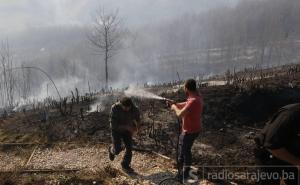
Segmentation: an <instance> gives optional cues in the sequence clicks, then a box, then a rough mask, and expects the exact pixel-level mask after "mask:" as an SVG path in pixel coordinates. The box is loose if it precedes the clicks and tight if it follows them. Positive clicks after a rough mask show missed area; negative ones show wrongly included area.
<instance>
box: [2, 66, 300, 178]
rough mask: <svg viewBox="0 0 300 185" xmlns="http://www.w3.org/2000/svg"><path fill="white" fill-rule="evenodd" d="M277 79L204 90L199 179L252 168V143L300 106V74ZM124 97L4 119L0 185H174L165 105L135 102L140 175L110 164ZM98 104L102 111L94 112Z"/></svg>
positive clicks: (166, 92)
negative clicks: (169, 180) (206, 173)
mask: <svg viewBox="0 0 300 185" xmlns="http://www.w3.org/2000/svg"><path fill="white" fill-rule="evenodd" d="M278 74H281V75H280V76H274V77H272V78H269V77H268V78H265V79H260V80H254V81H251V83H250V82H247V83H238V84H230V85H222V86H207V87H201V88H200V91H201V93H202V95H203V97H204V102H205V105H204V114H203V128H204V129H203V132H202V133H201V135H200V136H199V138H198V139H197V140H196V142H195V145H194V147H193V155H194V164H193V165H194V166H197V167H199V173H200V171H201V167H203V166H213V165H222V166H234V165H236V166H238V165H244V166H245V165H248V166H251V165H254V158H253V153H252V150H253V147H254V142H253V138H254V136H255V135H256V133H257V132H258V131H259V130H260V129H261V128H262V127H263V125H264V122H265V121H266V120H267V118H268V117H269V116H270V115H271V114H272V113H274V112H275V111H276V110H277V109H278V108H279V107H280V106H283V105H285V104H289V103H295V102H300V78H299V77H300V74H299V72H296V73H294V74H293V75H290V74H288V73H284V72H280V73H278ZM291 83H292V86H291ZM250 87H251V88H250ZM147 90H148V91H151V92H154V93H156V94H159V95H162V96H164V97H166V98H170V99H174V100H177V101H184V99H185V95H184V93H183V91H182V90H180V89H178V86H171V85H167V86H163V85H162V86H157V87H148V88H147ZM119 96H120V93H114V95H109V96H108V95H105V96H104V95H101V96H100V95H97V96H96V97H97V98H94V100H93V101H88V102H85V101H82V102H79V103H78V104H76V105H73V107H72V111H70V113H67V114H65V115H61V114H60V112H59V111H58V110H56V109H50V110H49V111H48V114H49V117H48V118H47V119H46V120H44V119H43V114H42V113H43V112H42V110H35V111H26V112H15V113H12V114H10V115H9V116H8V117H6V118H1V119H0V147H1V148H0V179H1V180H0V184H5V183H6V184H158V183H159V182H160V181H161V180H163V179H164V178H166V177H172V176H173V175H174V174H175V172H176V170H175V165H174V160H173V159H175V156H176V152H175V149H176V140H177V131H178V122H177V118H176V117H175V116H174V114H173V113H172V112H170V111H169V110H168V108H167V107H166V106H165V104H164V103H163V102H161V101H157V100H145V99H134V101H135V103H136V104H137V105H138V106H139V108H140V109H141V113H142V129H141V131H140V133H139V134H138V135H136V136H135V149H136V151H134V158H133V163H132V166H133V168H134V169H135V170H136V172H137V174H135V175H132V176H128V175H127V174H125V173H124V172H122V170H120V166H119V163H120V160H121V156H120V157H118V158H116V160H115V161H114V162H110V161H109V159H108V157H107V146H108V144H109V142H110V133H109V122H108V118H109V109H110V106H111V104H112V103H113V102H115V101H116V99H118V97H119ZM104 100H105V101H104ZM97 103H98V104H99V103H100V104H101V105H100V104H99V107H100V108H99V107H98V108H99V109H98V110H99V111H96V112H89V110H90V108H91V107H92V106H95V105H96V104H97ZM67 106H70V105H69V104H68V105H67ZM66 110H69V107H67V109H66ZM80 110H83V114H81V113H80V112H81V111H80ZM26 170H27V171H26ZM43 170H44V171H43ZM45 170H48V171H45ZM66 170H69V171H66ZM72 170H73V171H72ZM231 170H232V171H238V170H240V169H231ZM25 172H26V173H25ZM226 183H232V182H226ZM226 183H225V182H222V183H221V184H226ZM236 183H237V184H252V183H253V182H251V181H249V182H248V181H243V182H236ZM200 184H218V183H216V182H214V183H213V182H211V183H209V182H207V181H206V182H205V181H202V182H201V183H200ZM219 184H220V183H219Z"/></svg>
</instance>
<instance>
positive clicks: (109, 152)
mask: <svg viewBox="0 0 300 185" xmlns="http://www.w3.org/2000/svg"><path fill="white" fill-rule="evenodd" d="M108 157H109V160H111V161H113V160H114V159H115V155H114V154H113V153H111V147H108Z"/></svg>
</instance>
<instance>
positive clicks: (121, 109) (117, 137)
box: [109, 97, 140, 172]
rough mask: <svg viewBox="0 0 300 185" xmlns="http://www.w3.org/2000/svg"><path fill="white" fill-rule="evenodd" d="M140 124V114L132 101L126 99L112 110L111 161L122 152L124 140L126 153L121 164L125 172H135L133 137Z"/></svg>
mask: <svg viewBox="0 0 300 185" xmlns="http://www.w3.org/2000/svg"><path fill="white" fill-rule="evenodd" d="M139 123H140V113H139V110H138V108H137V107H136V106H135V105H134V104H133V102H132V100H131V99H130V98H128V97H124V98H122V99H121V101H119V102H117V103H115V104H114V105H113V106H112V108H111V114H110V127H111V136H112V146H111V147H109V159H110V160H111V161H113V160H114V158H115V156H116V155H118V154H119V153H120V152H121V151H122V148H121V145H122V140H123V142H124V145H125V148H126V151H125V155H124V158H123V161H122V162H121V166H122V168H123V170H125V171H127V172H133V169H132V168H131V167H130V163H131V159H132V135H133V134H134V133H135V132H137V130H138V127H139Z"/></svg>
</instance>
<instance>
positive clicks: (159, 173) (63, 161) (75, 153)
mask: <svg viewBox="0 0 300 185" xmlns="http://www.w3.org/2000/svg"><path fill="white" fill-rule="evenodd" d="M122 156H123V152H122V153H121V154H120V156H117V157H116V159H115V160H114V161H113V162H111V161H110V160H109V159H108V156H107V147H106V146H105V145H97V146H79V147H78V146H77V147H75V146H68V147H67V148H66V147H58V146H56V147H53V148H43V147H38V148H37V149H36V150H35V152H34V154H33V157H32V159H31V160H30V162H29V163H28V166H27V168H28V169H64V168H67V169H74V168H76V169H81V171H84V172H89V173H97V171H101V170H103V169H107V168H111V169H115V170H117V171H119V172H120V173H121V175H118V176H116V177H115V178H113V179H111V181H112V182H116V183H117V184H119V183H122V184H123V183H125V184H158V183H159V182H160V181H161V180H163V179H164V178H166V177H170V176H173V175H174V173H175V172H176V171H175V170H174V169H173V167H172V164H171V163H172V162H171V161H168V160H166V159H163V158H161V157H158V156H156V155H153V154H149V153H141V152H135V151H134V152H133V159H132V167H133V168H134V169H135V170H136V172H137V174H136V175H134V176H132V177H130V176H127V175H126V174H125V173H122V172H121V170H120V161H121V159H122ZM26 161H27V160H26V159H22V158H21V157H19V156H18V154H17V153H12V152H3V151H1V152H0V166H1V169H0V170H2V171H5V170H14V169H15V168H17V167H20V166H22V165H24V164H25V163H26Z"/></svg>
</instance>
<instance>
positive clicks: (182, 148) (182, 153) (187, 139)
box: [178, 132, 199, 176]
mask: <svg viewBox="0 0 300 185" xmlns="http://www.w3.org/2000/svg"><path fill="white" fill-rule="evenodd" d="M198 136H199V133H192V134H188V133H184V132H182V133H181V135H180V137H179V146H178V170H179V173H182V172H183V173H184V174H183V175H185V176H186V175H188V172H189V170H190V167H189V166H191V165H192V147H193V144H194V141H195V139H196V138H197V137H198ZM183 167H185V168H183ZM182 170H183V171H182Z"/></svg>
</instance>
